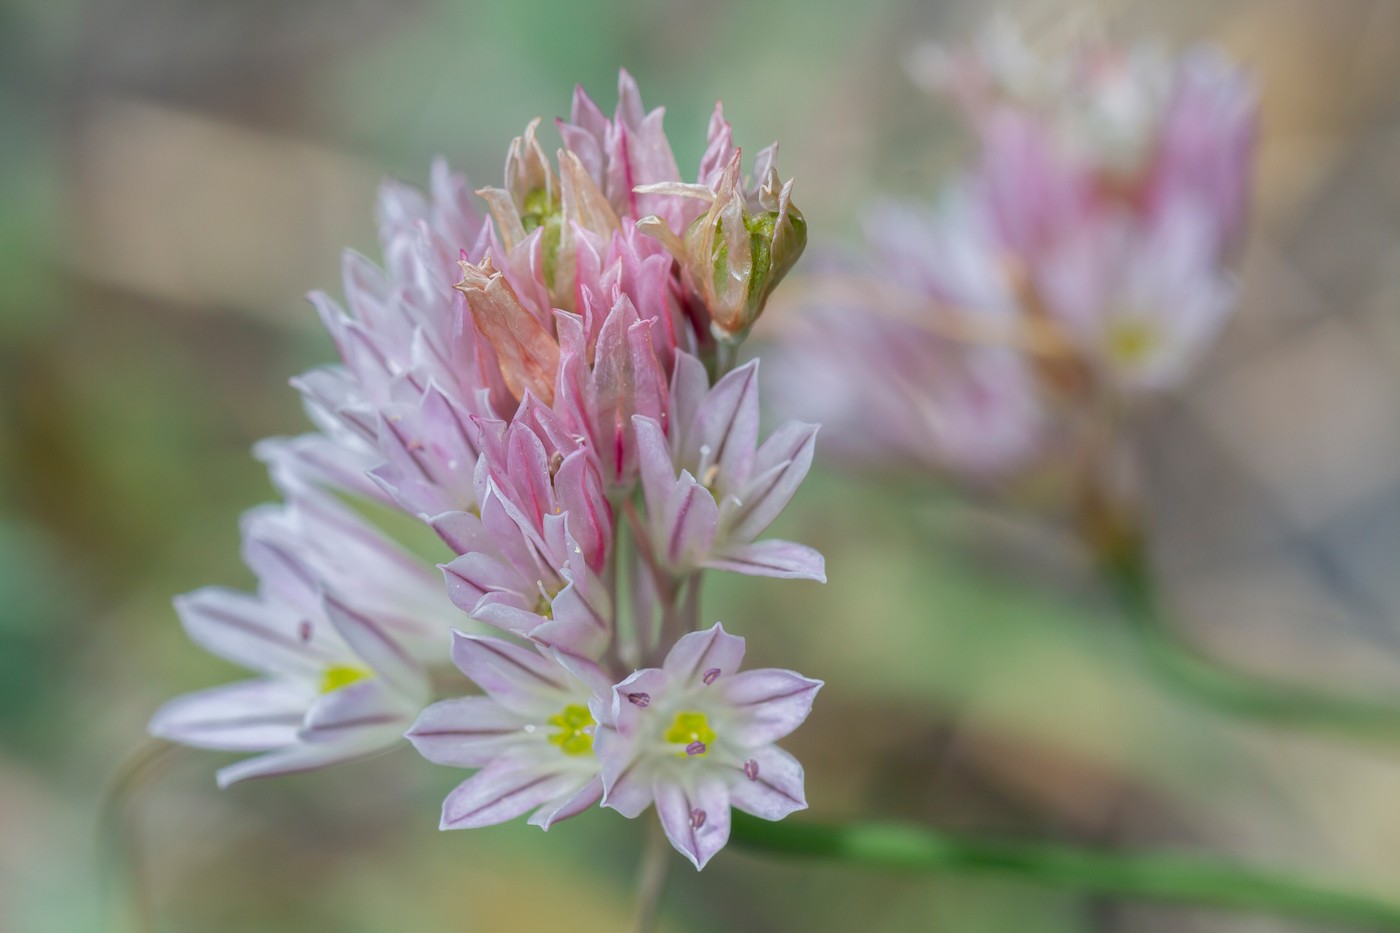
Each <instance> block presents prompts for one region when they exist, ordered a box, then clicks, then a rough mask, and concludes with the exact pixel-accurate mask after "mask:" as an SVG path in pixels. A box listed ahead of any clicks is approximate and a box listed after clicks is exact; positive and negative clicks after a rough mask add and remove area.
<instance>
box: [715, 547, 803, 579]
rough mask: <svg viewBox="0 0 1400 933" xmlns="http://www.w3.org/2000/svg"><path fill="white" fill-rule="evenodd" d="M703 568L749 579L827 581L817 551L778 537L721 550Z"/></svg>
mask: <svg viewBox="0 0 1400 933" xmlns="http://www.w3.org/2000/svg"><path fill="white" fill-rule="evenodd" d="M705 566H706V567H710V568H712V569H714V570H732V571H733V572H735V573H742V574H747V575H749V576H751V577H776V578H778V579H782V580H816V581H817V582H819V583H825V582H826V560H825V559H824V558H823V557H822V555H821V553H820V552H818V551H816V550H813V549H812V548H809V547H807V545H805V544H796V543H794V542H792V541H780V540H778V539H777V538H770V539H769V540H767V541H755V542H754V543H753V544H744V545H739V546H737V547H733V546H731V547H727V548H724V549H723V550H721V551H718V552H716V553H715V554H714V556H712V557H711V558H710V559H709V560H707V561H705Z"/></svg>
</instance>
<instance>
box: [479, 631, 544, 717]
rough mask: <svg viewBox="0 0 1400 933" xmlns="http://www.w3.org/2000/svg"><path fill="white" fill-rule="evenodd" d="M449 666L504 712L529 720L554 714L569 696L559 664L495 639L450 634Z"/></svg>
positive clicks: (538, 654) (529, 649)
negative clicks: (450, 660)
mask: <svg viewBox="0 0 1400 933" xmlns="http://www.w3.org/2000/svg"><path fill="white" fill-rule="evenodd" d="M452 663H454V664H456V665H457V668H458V670H460V671H461V672H462V673H463V674H466V675H467V676H468V677H469V678H471V680H472V682H473V683H475V684H476V685H477V686H479V687H480V688H481V689H482V690H484V691H486V693H487V695H488V696H490V697H491V698H492V699H493V700H495V701H496V702H497V703H500V704H501V706H503V707H504V708H505V709H507V710H509V711H511V712H513V713H517V714H519V715H521V716H525V717H528V718H531V719H533V718H537V717H539V716H540V715H541V714H543V715H544V716H551V715H553V714H555V713H557V712H558V711H559V709H560V708H561V707H562V706H563V705H564V702H565V700H566V699H567V698H568V696H569V695H570V690H569V685H568V681H567V680H566V679H565V678H566V677H567V671H565V670H564V668H563V667H561V666H560V665H559V662H557V661H555V660H554V659H553V658H547V657H545V656H544V655H542V654H540V652H539V651H536V650H535V649H533V648H522V647H520V646H519V645H513V644H511V643H510V642H508V641H503V640H502V639H499V638H487V637H484V636H480V635H464V634H462V633H461V632H453V633H452Z"/></svg>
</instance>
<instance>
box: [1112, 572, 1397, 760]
mask: <svg viewBox="0 0 1400 933" xmlns="http://www.w3.org/2000/svg"><path fill="white" fill-rule="evenodd" d="M1103 570H1104V577H1105V580H1106V582H1107V583H1108V584H1109V586H1110V588H1111V589H1112V590H1113V593H1114V595H1115V596H1116V598H1117V599H1118V602H1119V604H1120V605H1121V607H1122V608H1123V610H1124V612H1125V613H1126V615H1127V616H1128V617H1129V618H1130V620H1131V621H1132V623H1133V625H1134V631H1135V633H1136V634H1137V636H1138V639H1139V642H1140V644H1141V646H1142V648H1143V650H1144V651H1145V652H1146V657H1147V660H1148V662H1149V663H1150V664H1151V665H1152V670H1153V671H1154V672H1155V673H1156V674H1157V675H1158V676H1159V677H1160V678H1161V680H1162V682H1163V683H1164V684H1165V685H1167V686H1168V687H1170V688H1172V689H1174V690H1176V691H1177V692H1178V693H1181V694H1183V695H1184V696H1186V697H1187V698H1189V699H1190V700H1192V701H1193V702H1196V703H1198V704H1200V705H1202V706H1205V707H1208V708H1210V709H1214V710H1216V711H1219V712H1223V713H1226V714H1229V715H1232V716H1239V717H1243V718H1246V719H1252V720H1256V721H1260V722H1265V723H1269V724H1273V725H1280V726H1289V727H1293V728H1302V729H1313V730H1317V731H1321V732H1327V733H1333V734H1340V735H1345V736H1347V737H1349V738H1354V739H1363V740H1382V741H1400V697H1397V698H1396V701H1395V702H1394V703H1385V702H1378V701H1375V700H1368V699H1365V698H1362V697H1355V696H1345V695H1340V696H1339V695H1337V694H1333V693H1328V692H1326V691H1320V690H1313V689H1310V688H1306V687H1297V686H1292V685H1289V684H1284V683H1280V682H1278V681H1274V680H1270V679H1267V678H1263V677H1257V676H1254V675H1251V674H1247V673H1244V672H1242V671H1237V670H1233V669H1230V668H1228V667H1225V666H1222V665H1220V664H1218V663H1216V662H1214V661H1212V660H1209V659H1207V658H1205V657H1203V656H1202V655H1201V654H1199V653H1198V652H1197V651H1196V650H1194V649H1193V648H1191V647H1190V646H1189V645H1186V644H1184V643H1183V642H1182V641H1181V639H1180V637H1179V636H1177V635H1176V633H1174V632H1173V631H1172V630H1171V628H1170V626H1169V624H1168V622H1167V620H1166V616H1165V613H1164V612H1163V611H1162V610H1161V607H1160V605H1159V603H1158V600H1157V597H1156V594H1155V591H1154V589H1153V586H1152V582H1151V578H1150V576H1149V574H1148V571H1147V561H1146V556H1145V553H1144V551H1143V549H1142V548H1141V547H1138V546H1132V547H1127V548H1123V549H1121V550H1119V551H1118V552H1117V553H1115V554H1114V555H1112V556H1111V557H1109V558H1108V559H1106V560H1104V561H1103Z"/></svg>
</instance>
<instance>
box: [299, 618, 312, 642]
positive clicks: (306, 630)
mask: <svg viewBox="0 0 1400 933" xmlns="http://www.w3.org/2000/svg"><path fill="white" fill-rule="evenodd" d="M297 634H298V635H299V636H301V640H302V641H304V642H305V641H310V640H311V623H310V622H308V621H306V620H305V619H302V621H301V625H299V626H298V627H297Z"/></svg>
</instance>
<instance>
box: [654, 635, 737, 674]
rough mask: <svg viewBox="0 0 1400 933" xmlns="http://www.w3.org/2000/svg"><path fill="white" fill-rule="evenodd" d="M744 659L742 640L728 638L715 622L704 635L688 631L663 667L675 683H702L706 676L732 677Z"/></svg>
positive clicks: (729, 636)
mask: <svg viewBox="0 0 1400 933" xmlns="http://www.w3.org/2000/svg"><path fill="white" fill-rule="evenodd" d="M743 660H744V639H742V638H740V637H739V636H738V635H731V634H729V633H728V632H726V631H725V630H724V626H723V625H721V624H720V623H718V622H716V623H715V624H714V625H713V626H711V627H710V628H709V629H707V630H705V631H703V632H691V633H690V634H689V635H685V636H683V637H682V638H681V640H680V641H678V642H676V644H675V646H674V647H672V648H671V651H670V653H669V654H667V655H666V661H665V663H664V664H663V665H662V666H663V667H664V668H665V670H666V673H667V674H669V675H671V677H672V678H674V679H675V682H676V683H677V684H683V685H685V686H692V685H694V684H698V683H701V682H702V680H703V679H704V678H705V676H706V674H707V673H710V672H712V671H719V674H717V675H714V674H712V675H711V680H712V681H713V679H714V677H718V676H723V675H726V674H733V673H735V672H736V671H738V670H739V665H740V664H741V663H742V662H743Z"/></svg>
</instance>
